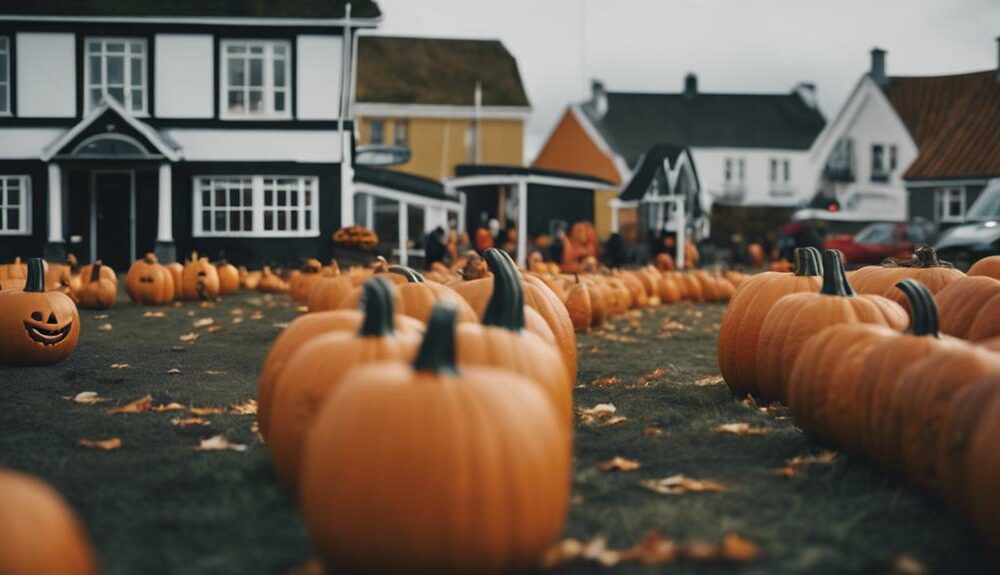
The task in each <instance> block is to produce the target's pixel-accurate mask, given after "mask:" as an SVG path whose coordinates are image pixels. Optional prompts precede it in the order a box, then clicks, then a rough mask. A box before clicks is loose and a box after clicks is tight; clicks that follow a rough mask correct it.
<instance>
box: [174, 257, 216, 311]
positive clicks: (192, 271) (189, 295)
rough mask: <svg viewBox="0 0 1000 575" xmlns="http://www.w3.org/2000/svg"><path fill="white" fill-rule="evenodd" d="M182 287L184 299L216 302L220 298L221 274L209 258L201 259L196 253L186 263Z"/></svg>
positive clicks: (182, 275) (182, 274)
mask: <svg viewBox="0 0 1000 575" xmlns="http://www.w3.org/2000/svg"><path fill="white" fill-rule="evenodd" d="M180 285H181V295H182V296H183V297H184V299H187V300H214V299H215V298H217V297H218V296H219V272H218V270H216V269H215V266H213V265H212V264H211V263H209V261H208V258H204V257H203V258H199V257H198V253H197V252H194V253H192V254H191V259H189V260H188V261H187V262H185V263H184V271H183V272H182V273H181V284H180Z"/></svg>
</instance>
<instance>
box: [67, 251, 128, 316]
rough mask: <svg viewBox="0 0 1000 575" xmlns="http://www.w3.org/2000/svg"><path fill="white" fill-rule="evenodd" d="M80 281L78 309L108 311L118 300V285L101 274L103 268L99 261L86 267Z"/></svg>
mask: <svg viewBox="0 0 1000 575" xmlns="http://www.w3.org/2000/svg"><path fill="white" fill-rule="evenodd" d="M88 267H89V269H87V270H86V271H85V272H84V274H83V275H82V277H81V278H80V281H81V282H82V283H81V285H80V291H79V292H78V293H77V298H78V299H79V300H80V307H82V308H84V309H108V308H110V307H111V306H113V305H115V300H116V299H118V284H117V283H115V282H112V281H111V280H109V279H107V277H106V275H105V274H104V273H102V272H103V270H104V268H105V267H106V266H104V265H103V264H102V263H101V260H97V261H96V262H94V263H93V264H92V265H91V266H88Z"/></svg>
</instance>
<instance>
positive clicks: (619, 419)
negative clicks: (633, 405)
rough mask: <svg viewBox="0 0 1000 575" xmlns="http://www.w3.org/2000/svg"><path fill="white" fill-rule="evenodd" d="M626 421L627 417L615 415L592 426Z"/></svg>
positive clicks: (608, 425) (603, 425) (606, 425)
mask: <svg viewBox="0 0 1000 575" xmlns="http://www.w3.org/2000/svg"><path fill="white" fill-rule="evenodd" d="M626 421H628V418H627V417H625V416H624V415H615V416H612V417H609V418H607V419H605V420H604V421H602V422H600V423H598V424H597V425H595V426H594V427H611V426H612V425H618V424H619V423H625V422H626Z"/></svg>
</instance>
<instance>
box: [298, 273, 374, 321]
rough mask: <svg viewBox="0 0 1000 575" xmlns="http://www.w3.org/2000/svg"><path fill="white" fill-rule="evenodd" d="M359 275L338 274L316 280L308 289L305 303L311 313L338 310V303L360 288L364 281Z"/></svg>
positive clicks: (362, 276) (363, 276)
mask: <svg viewBox="0 0 1000 575" xmlns="http://www.w3.org/2000/svg"><path fill="white" fill-rule="evenodd" d="M365 277H366V276H365V275H361V274H340V273H339V270H338V271H337V273H335V274H333V275H330V276H329V277H323V278H320V279H318V280H316V283H314V284H313V285H312V287H310V288H309V297H308V298H307V300H306V302H307V303H308V306H309V311H310V312H311V313H314V312H318V311H329V310H334V309H338V307H339V306H340V302H341V301H343V299H344V298H345V297H347V295H348V294H350V293H351V292H352V291H353V290H354V288H355V287H357V286H360V285H361V283H362V282H363V281H364V279H365Z"/></svg>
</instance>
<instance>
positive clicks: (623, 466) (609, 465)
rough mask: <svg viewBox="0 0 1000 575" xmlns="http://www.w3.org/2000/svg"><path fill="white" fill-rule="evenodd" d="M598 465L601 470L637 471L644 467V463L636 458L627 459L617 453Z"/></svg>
mask: <svg viewBox="0 0 1000 575" xmlns="http://www.w3.org/2000/svg"><path fill="white" fill-rule="evenodd" d="M596 467H597V468H598V469H600V470H601V471H635V470H636V469H639V468H640V467H642V464H641V463H639V462H638V461H636V460H634V459H625V458H624V457H619V456H617V455H616V456H615V457H612V458H611V459H609V460H607V461H604V462H602V463H598V464H597V465H596Z"/></svg>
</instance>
